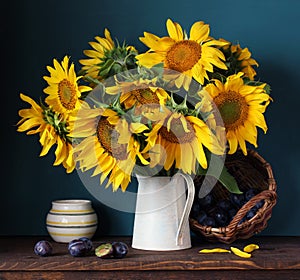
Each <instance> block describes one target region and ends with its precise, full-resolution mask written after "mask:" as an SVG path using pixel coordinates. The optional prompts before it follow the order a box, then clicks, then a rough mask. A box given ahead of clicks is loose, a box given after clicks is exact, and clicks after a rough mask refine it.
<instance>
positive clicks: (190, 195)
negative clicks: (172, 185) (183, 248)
mask: <svg viewBox="0 0 300 280" xmlns="http://www.w3.org/2000/svg"><path fill="white" fill-rule="evenodd" d="M176 175H178V176H182V177H183V178H184V180H185V181H186V184H187V191H188V194H187V198H186V203H185V206H184V210H183V213H182V217H181V220H180V223H179V227H178V230H177V234H176V245H177V246H180V245H182V243H183V236H182V235H183V232H184V230H185V227H186V226H188V219H189V215H190V212H191V209H192V205H193V201H194V195H195V185H194V181H193V179H192V177H191V176H190V175H188V174H183V173H177V174H175V175H174V177H175V176H176Z"/></svg>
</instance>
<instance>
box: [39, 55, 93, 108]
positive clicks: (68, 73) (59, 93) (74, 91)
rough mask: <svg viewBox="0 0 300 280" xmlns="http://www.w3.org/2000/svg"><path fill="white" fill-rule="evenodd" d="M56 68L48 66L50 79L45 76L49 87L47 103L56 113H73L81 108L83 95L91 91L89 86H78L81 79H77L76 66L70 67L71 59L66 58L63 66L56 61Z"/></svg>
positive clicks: (45, 90)
mask: <svg viewBox="0 0 300 280" xmlns="http://www.w3.org/2000/svg"><path fill="white" fill-rule="evenodd" d="M53 64H54V68H52V67H50V66H48V67H47V69H48V71H49V72H50V77H48V76H44V79H45V80H46V81H47V83H48V87H46V88H45V89H44V92H45V93H46V94H48V96H47V98H46V99H45V102H46V103H47V104H48V105H49V106H51V107H52V108H53V110H54V111H56V112H58V113H62V114H69V113H72V112H74V111H76V110H78V109H79V108H80V105H81V102H82V101H81V100H80V97H81V93H82V92H87V91H90V90H91V88H90V87H88V86H78V84H77V82H78V80H79V79H80V78H81V77H77V76H76V73H75V70H74V64H73V63H72V64H71V65H70V67H69V58H68V57H67V56H65V57H64V59H63V61H62V62H61V64H60V63H59V62H58V61H57V60H56V59H54V60H53Z"/></svg>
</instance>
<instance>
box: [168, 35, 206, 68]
mask: <svg viewBox="0 0 300 280" xmlns="http://www.w3.org/2000/svg"><path fill="white" fill-rule="evenodd" d="M200 57H201V46H200V45H199V44H198V43H197V42H195V41H191V40H183V41H179V42H176V43H175V44H174V45H173V46H172V47H171V48H170V49H169V50H168V52H167V55H166V66H167V68H169V69H172V70H175V71H178V72H184V71H187V70H190V69H192V68H193V67H194V65H195V64H196V63H197V62H198V61H199V59H200Z"/></svg>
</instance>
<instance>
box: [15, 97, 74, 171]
mask: <svg viewBox="0 0 300 280" xmlns="http://www.w3.org/2000/svg"><path fill="white" fill-rule="evenodd" d="M20 97H21V99H22V100H23V101H25V102H27V103H29V104H30V105H31V108H30V109H22V110H19V116H20V117H21V118H22V119H21V120H20V121H19V122H18V123H17V125H18V131H19V132H25V131H27V134H29V135H31V134H37V133H39V136H40V140H39V141H40V143H41V145H42V147H43V148H42V151H41V153H40V156H45V155H46V154H47V153H48V152H49V150H50V148H51V147H52V146H53V145H57V146H56V150H55V156H56V159H55V162H54V163H53V165H59V164H62V165H63V166H64V167H65V169H66V171H67V173H70V172H72V171H73V170H74V168H75V162H74V159H73V147H72V145H71V142H70V141H69V140H68V138H67V136H66V135H67V134H68V127H67V126H66V122H65V121H64V120H63V119H62V117H61V115H58V114H57V113H54V112H53V111H52V110H51V109H49V108H42V107H41V106H39V105H38V104H37V103H36V102H35V101H34V100H33V99H31V98H30V97H28V96H26V95H24V94H20Z"/></svg>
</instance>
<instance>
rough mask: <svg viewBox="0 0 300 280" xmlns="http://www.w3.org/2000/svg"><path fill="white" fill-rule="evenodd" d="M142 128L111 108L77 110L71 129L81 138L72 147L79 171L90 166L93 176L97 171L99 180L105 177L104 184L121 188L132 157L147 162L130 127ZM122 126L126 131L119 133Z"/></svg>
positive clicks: (132, 163) (128, 177)
mask: <svg viewBox="0 0 300 280" xmlns="http://www.w3.org/2000/svg"><path fill="white" fill-rule="evenodd" d="M124 122H125V123H124ZM145 128H146V127H145V126H143V125H141V124H137V125H128V124H127V122H126V121H125V120H123V119H120V118H119V116H118V115H117V113H116V112H115V111H113V110H111V109H103V108H94V109H85V110H80V111H79V113H78V120H77V121H76V122H75V126H74V131H73V132H72V136H73V137H78V138H83V140H82V141H81V142H80V143H79V144H78V145H76V147H75V148H74V151H75V154H76V159H75V160H76V162H78V163H79V168H80V169H81V170H82V171H86V170H90V169H94V171H93V176H95V175H99V174H101V175H100V183H101V184H102V183H103V182H104V180H105V179H106V178H108V182H107V185H106V187H108V186H110V185H112V188H113V191H116V190H117V189H118V188H119V187H121V189H122V191H125V190H126V188H127V186H128V184H129V182H130V181H131V175H132V171H133V168H134V166H135V163H136V158H137V157H138V158H140V160H141V162H142V163H143V164H148V162H147V161H146V160H144V158H143V157H142V156H141V153H140V145H139V143H138V142H136V141H135V140H134V138H133V137H132V136H131V133H132V131H135V132H142V131H143V130H144V129H145ZM122 129H127V131H125V130H124V131H123V132H124V133H123V134H121V133H119V131H120V130H122ZM129 129H132V131H128V130H129Z"/></svg>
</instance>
